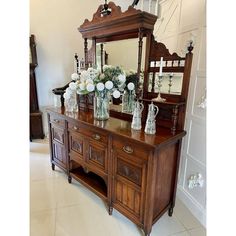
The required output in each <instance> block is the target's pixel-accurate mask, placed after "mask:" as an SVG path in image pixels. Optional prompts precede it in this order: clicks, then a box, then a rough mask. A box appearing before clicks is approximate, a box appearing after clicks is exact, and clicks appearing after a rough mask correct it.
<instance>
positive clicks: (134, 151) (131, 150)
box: [112, 137, 150, 160]
mask: <svg viewBox="0 0 236 236" xmlns="http://www.w3.org/2000/svg"><path fill="white" fill-rule="evenodd" d="M112 147H113V148H114V149H115V150H116V151H118V152H121V153H123V154H125V155H126V156H127V158H129V157H134V156H135V157H140V158H142V159H145V160H147V158H148V155H149V152H150V148H148V147H145V146H144V145H142V144H141V145H140V144H138V143H135V142H133V141H132V140H130V139H123V138H117V137H113V141H112Z"/></svg>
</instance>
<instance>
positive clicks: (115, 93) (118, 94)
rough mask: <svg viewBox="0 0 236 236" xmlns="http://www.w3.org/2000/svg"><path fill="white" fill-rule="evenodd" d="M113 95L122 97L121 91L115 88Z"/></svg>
mask: <svg viewBox="0 0 236 236" xmlns="http://www.w3.org/2000/svg"><path fill="white" fill-rule="evenodd" d="M112 95H113V97H114V98H119V97H120V91H118V90H115V91H114V92H113V94H112Z"/></svg>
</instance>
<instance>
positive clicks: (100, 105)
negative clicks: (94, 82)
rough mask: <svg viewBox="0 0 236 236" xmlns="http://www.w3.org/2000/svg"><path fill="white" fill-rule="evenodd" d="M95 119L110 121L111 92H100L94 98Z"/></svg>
mask: <svg viewBox="0 0 236 236" xmlns="http://www.w3.org/2000/svg"><path fill="white" fill-rule="evenodd" d="M93 109H94V118H95V119H97V120H107V119H109V92H107V91H105V90H104V91H100V92H97V93H95V96H94V108H93Z"/></svg>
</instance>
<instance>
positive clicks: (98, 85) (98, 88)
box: [97, 82, 105, 91]
mask: <svg viewBox="0 0 236 236" xmlns="http://www.w3.org/2000/svg"><path fill="white" fill-rule="evenodd" d="M104 88H105V86H104V84H103V83H101V82H100V83H98V84H97V90H98V91H103V90H104Z"/></svg>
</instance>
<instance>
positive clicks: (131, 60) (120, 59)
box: [96, 38, 146, 71]
mask: <svg viewBox="0 0 236 236" xmlns="http://www.w3.org/2000/svg"><path fill="white" fill-rule="evenodd" d="M145 45H146V38H143V50H142V61H141V70H143V69H144V63H143V62H144V59H145ZM96 62H97V67H98V68H101V65H102V64H104V65H113V66H120V67H122V68H123V69H124V70H127V71H128V70H134V71H137V67H138V39H137V38H134V39H125V40H120V41H112V42H105V43H97V44H96Z"/></svg>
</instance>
